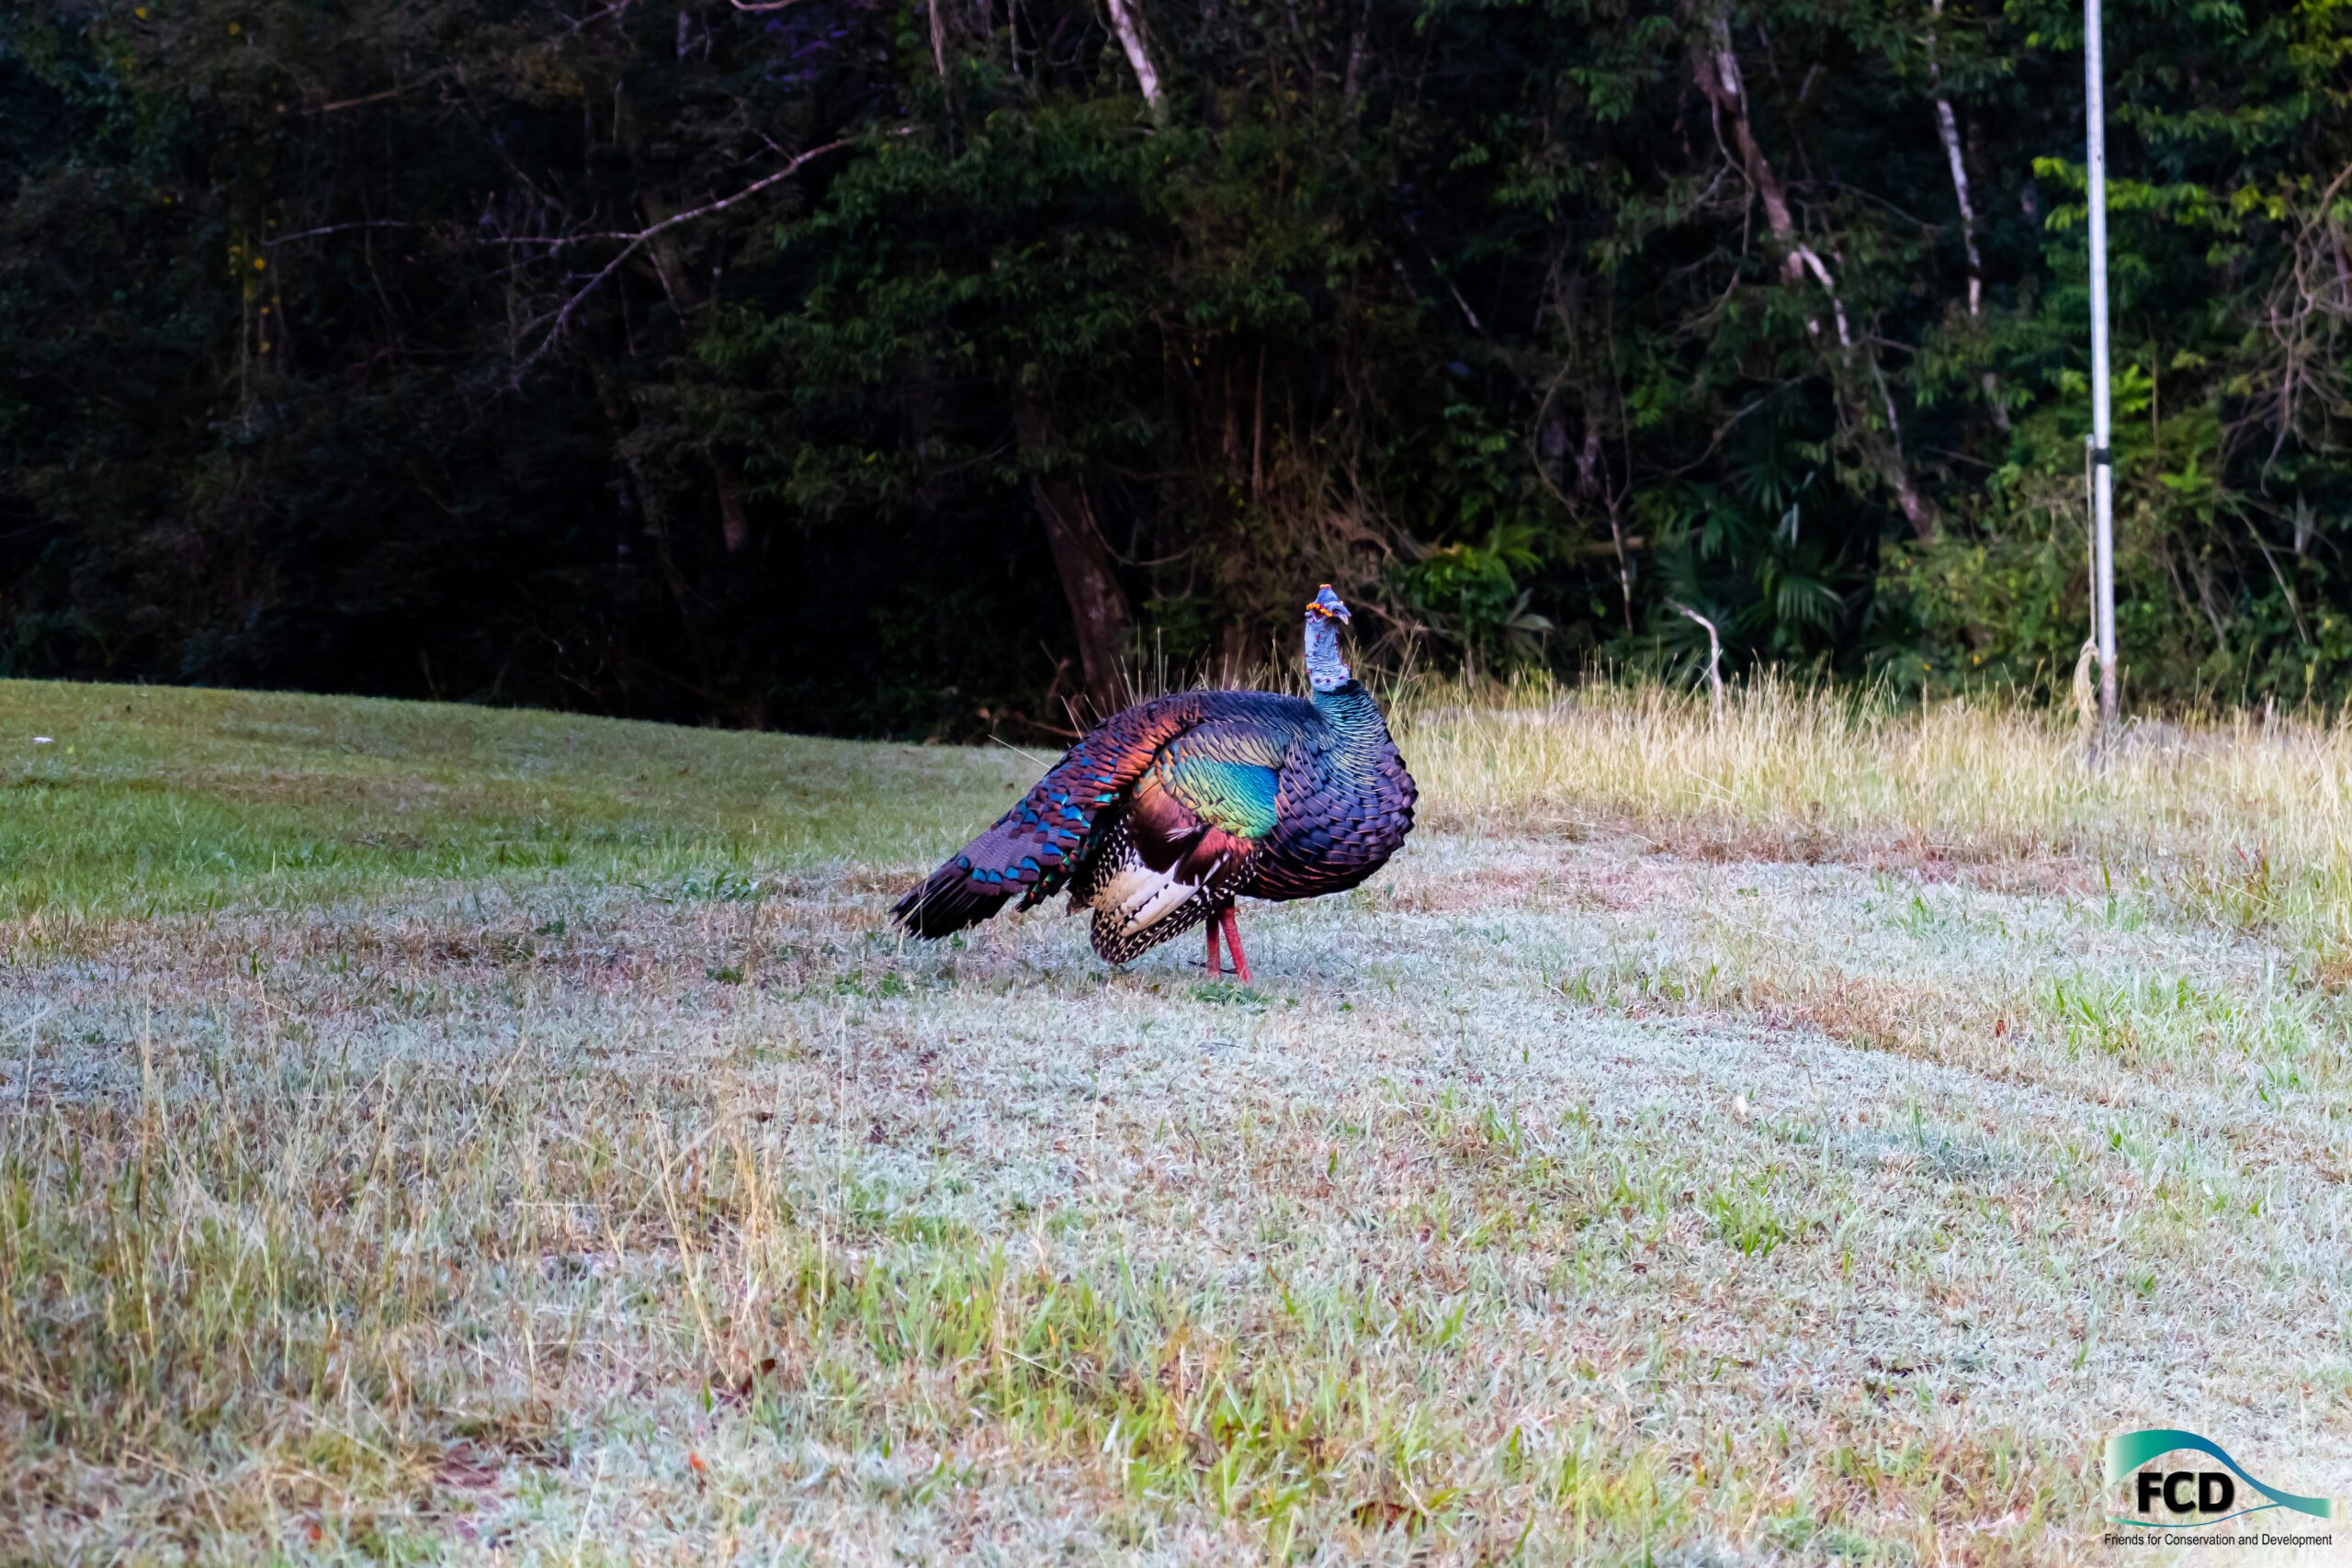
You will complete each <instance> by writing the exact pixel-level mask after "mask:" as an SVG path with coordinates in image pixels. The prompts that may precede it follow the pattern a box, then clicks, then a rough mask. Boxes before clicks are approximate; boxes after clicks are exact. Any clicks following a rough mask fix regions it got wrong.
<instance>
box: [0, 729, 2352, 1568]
mask: <svg viewBox="0 0 2352 1568" xmlns="http://www.w3.org/2000/svg"><path fill="white" fill-rule="evenodd" d="M1399 723H1400V739H1402V741H1403V744H1404V746H1405V748H1406V751H1407V755H1408V760H1410V761H1412V762H1413V763H1414V765H1415V767H1416V770H1417V772H1418V773H1419V774H1420V776H1421V779H1422V783H1423V789H1424V797H1425V810H1424V814H1423V824H1424V825H1423V827H1422V829H1421V830H1419V832H1417V833H1416V835H1415V836H1414V838H1413V840H1411V841H1410V842H1409V843H1408V846H1407V848H1406V851H1405V852H1404V853H1403V854H1402V855H1401V856H1400V857H1399V859H1398V860H1397V863H1395V864H1394V865H1393V866H1392V867H1391V868H1390V869H1389V870H1388V871H1387V872H1385V874H1383V875H1382V876H1381V877H1380V878H1378V879H1376V880H1375V881H1374V883H1373V884H1371V885H1370V886H1367V887H1365V888H1363V889H1360V890H1358V891H1357V892H1355V893H1353V894H1351V895H1349V896H1347V897H1340V898H1334V899H1327V900H1319V901H1317V902H1314V903H1310V904H1306V905H1290V906H1283V907H1278V908H1277V907H1272V906H1245V907H1244V909H1243V924H1244V927H1245V931H1246V934H1247V935H1248V938H1249V945H1250V957H1251V961H1252V964H1253V967H1254V968H1255V970H1256V972H1257V973H1256V983H1255V984H1254V985H1253V986H1252V987H1246V988H1245V987H1240V986H1239V985H1238V984H1236V983H1233V982H1232V981H1230V980H1227V981H1222V982H1210V981H1207V980H1206V979H1205V978H1204V976H1202V975H1201V974H1200V972H1199V969H1198V967H1197V964H1198V959H1199V952H1198V948H1197V946H1196V945H1195V943H1193V942H1189V941H1187V942H1177V943H1174V944H1171V947H1170V948H1169V949H1163V950H1161V951H1160V952H1159V953H1153V954H1150V955H1148V956H1147V957H1146V958H1145V959H1144V960H1142V961H1140V962H1138V963H1137V964H1135V965H1134V966H1133V967H1132V968H1130V969H1128V970H1126V971H1124V972H1113V971H1108V970H1106V969H1105V967H1104V966H1103V964H1100V963H1099V962H1097V961H1096V960H1095V959H1094V957H1093V956H1092V954H1091V953H1090V952H1089V950H1088V949H1087V946H1086V942H1085V931H1084V926H1083V923H1082V922H1081V921H1079V920H1075V919H1062V918H1060V917H1059V915H1058V913H1057V912H1056V913H1052V914H1047V913H1043V912H1041V913H1039V914H1035V915H1031V916H1027V917H1023V918H1021V919H1004V920H1000V921H998V922H996V923H994V924H992V925H990V926H989V927H985V928H982V929H981V930H980V931H977V932H974V933H971V935H970V936H969V937H968V938H967V939H964V940H959V941H956V942H951V943H947V944H941V945H937V946H909V945H907V944H904V943H902V942H900V941H899V939H897V938H896V937H895V936H894V935H893V934H892V933H891V932H890V931H888V929H887V928H886V925H885V912H886V910H887V908H888V904H889V902H890V900H891V899H892V898H893V897H895V896H896V894H897V892H898V891H899V889H900V888H901V887H902V886H904V885H905V884H907V883H908V882H909V881H910V880H911V879H912V878H913V877H914V876H915V875H916V874H919V873H920V872H921V871H922V870H924V869H927V868H928V866H929V865H930V864H931V863H933V861H935V859H936V858H937V857H938V856H939V855H941V854H943V853H944V852H948V851H950V850H952V849H953V848H954V847H955V845H956V843H957V842H958V841H960V840H961V839H962V838H964V837H965V836H967V835H968V834H969V833H970V832H972V831H975V830H977V829H978V828H980V827H982V826H984V825H985V824H986V822H987V821H989V819H990V818H993V816H994V815H995V814H996V813H997V812H998V811H999V810H1001V808H1002V807H1003V806H1004V804H1005V803H1006V802H1007V801H1008V800H1009V799H1010V798H1011V796H1012V794H1013V792H1014V791H1015V790H1017V789H1018V788H1019V787H1021V786H1022V785H1023V784H1026V783H1027V782H1028V781H1029V780H1030V779H1031V778H1033V777H1034V776H1035V773H1036V771H1037V770H1038V766H1039V763H1040V761H1042V759H1038V760H1033V759H1031V758H1029V757H1024V756H1023V755H1021V754H1019V753H1017V752H1015V751H1014V750H1012V749H1009V748H1002V747H996V748H988V749H978V750H972V749H958V748H928V747H910V746H874V745H859V744H852V743H847V742H837V741H822V740H810V739H796V738H790V737H777V736H752V735H738V734H725V733H718V732H712V731H699V730H684V729H673V728H661V727H656V726H649V725H635V724H621V723H612V722H605V721H596V720H586V719H575V718H565V717H555V716H545V715H534V714H523V713H508V712H492V711H484V710H480V709H473V708H465V707H451V706H430V705H403V704H390V703H375V702H358V701H345V700H333V699H323V698H311V697H291V696H271V695H255V694H233V693H222V692H182V691H161V690H153V689H143V688H141V689H133V688H120V687H89V686H59V685H42V684H31V683H23V682H16V683H0V786H4V787H0V802H5V804H0V931H5V933H6V941H5V957H6V964H5V967H0V1559H5V1560H9V1561H14V1560H18V1559H22V1560H28V1561H37V1562H58V1561H75V1560H83V1561H118V1560H123V1561H135V1562H144V1561H165V1560H173V1559H177V1558H188V1559H197V1560H206V1561H220V1562H249V1561H254V1560H258V1559H266V1558H277V1559H279V1560H286V1561H302V1562H308V1561H327V1560H336V1559H346V1560H360V1559H366V1560H384V1559H391V1560H399V1561H428V1562H429V1561H442V1560H450V1561H466V1562H476V1561H514V1562H548V1561H556V1562H622V1561H638V1562H662V1561H671V1562H710V1561H742V1562H944V1561H951V1560H955V1561H976V1562H1003V1563H1031V1562H1046V1561H1057V1562H1058V1561H1078V1562H1092V1561H1148V1562H1195V1561H1199V1562H1256V1561H1312V1562H1332V1563H1355V1562H1408V1561H1410V1562H1505V1561H1524V1562H1569V1561H1577V1562H1640V1561H1660V1562H1714V1561H1723V1562H1781V1561H1828V1560H1837V1561H1840V1562H2073V1561H2080V1562H2109V1561H2112V1560H2113V1559H2114V1558H2115V1556H2116V1555H2117V1554H2116V1552H2115V1551H2114V1550H2113V1549H2109V1548H2104V1547H2102V1546H2100V1545H2099V1544H2098V1530H2099V1527H2100V1522H2101V1518H2102V1516H2103V1515H2104V1514H2106V1513H2107V1512H2109V1508H2108V1506H2107V1505H2108V1504H2109V1502H2110V1501H2111V1499H2110V1498H2109V1497H2108V1496H2106V1495H2103V1494H2102V1490H2101V1488H2100V1486H2099V1480H2100V1477H2099V1476H2098V1473H2097V1470H2096V1466H2097V1463H2098V1449H2099V1445H2100V1443H2101V1441H2102V1439H2103V1438H2105V1437H2106V1436H2107V1435H2108V1434H2109V1432H2112V1431H2115V1430H2119V1429H2127V1428H2131V1427H2191V1428H2194V1429H2196V1430H2199V1431H2200V1432H2203V1433H2204V1434H2206V1435H2207V1436H2209V1437H2211V1438H2215V1439H2216V1440H2218V1441H2220V1442H2221V1443H2222V1445H2223V1446H2224V1447H2226V1448H2228V1449H2229V1450H2231V1451H2232V1453H2233V1454H2234V1455H2236V1456H2237V1457H2238V1458H2239V1459H2240V1460H2241V1461H2244V1462H2245V1464H2246V1465H2247V1466H2248V1467H2249V1468H2250V1469H2251V1470H2253V1471H2254V1472H2255V1473H2256V1474H2257V1475H2259V1476H2260V1477H2261V1478H2262V1479H2263V1480H2265V1481H2266V1482H2268V1483H2271V1484H2273V1485H2277V1486H2280V1487H2285V1488H2288V1489H2290V1490H2292V1491H2296V1492H2301V1493H2324V1494H2328V1495H2334V1496H2335V1497H2337V1498H2339V1499H2341V1498H2347V1497H2352V1347H2347V1331H2348V1330H2352V1043H2347V1042H2348V1041H2352V998H2347V996H2346V985H2347V983H2352V915H2348V914H2347V893H2352V735H2347V733H2346V731H2345V730H2344V729H2343V728H2341V727H2334V728H2331V727H2328V726H2325V725H2309V724H2290V723H2287V722H2284V721H2280V722H2276V723H2267V724H2265V723H2256V722H2255V721H2253V720H2241V721H2237V722H2234V723H2232V724H2228V725H2223V726H2220V727H2217V728H2192V729H2190V730H2188V731H2187V732H2177V731H2152V732H2146V733H2143V734H2142V735H2141V736H2139V737H2137V738H2135V741H2134V743H2133V744H2132V745H2131V746H2130V747H2127V748H2126V749H2124V750H2122V751H2120V753H2119V754H2117V755H2116V756H2115V757H2114V758H2113V759H2112V760H2111V761H2110V762H2109V765H2108V766H2106V767H2105V768H2103V769H2100V770H2098V771H2092V770H2088V769H2086V767H2085V766H2084V764H2083V761H2082V757H2081V753H2080V750H2079V749H2078V747H2077V746H2076V745H2075V741H2074V739H2073V737H2072V735H2071V733H2070V732H2069V731H2068V730H2067V729H2065V728H2064V727H2062V726H2061V725H2059V724H2058V723H2057V722H2056V721H2054V720H2052V719H2049V718H2046V717H2043V716H2038V715H2035V714H2031V713H2025V712H2018V711H2014V710H2009V709H2004V708H1999V707H1994V708H1985V707H1982V706H1970V705H1939V706H1936V707H1929V708H1920V707H1916V706H1914V707H1909V708H1904V707H1900V706H1881V705H1871V704H1868V703H1863V702H1859V701H1849V700H1845V699H1839V698H1836V697H1833V696H1827V695H1823V694H1807V693H1804V692H1802V691H1796V690H1792V689H1790V688H1787V687H1785V686H1780V685H1774V684H1770V683H1767V684H1764V685H1760V686H1758V687H1757V688H1755V689H1753V690H1750V691H1748V692H1747V693H1744V694H1737V695H1736V696H1735V698H1734V700H1733V701H1732V703H1731V704H1730V705H1729V706H1728V707H1727V708H1726V709H1725V710H1724V712H1722V713H1720V714H1715V713H1711V712H1710V710H1709V709H1708V708H1707V707H1706V706H1705V705H1703V704H1694V703H1692V702H1691V701H1689V700H1686V699H1683V698H1680V697H1679V696H1672V695H1668V694H1659V693H1656V692H1635V693H1623V692H1611V691H1600V690H1596V691H1591V692H1583V693H1577V692H1554V691H1550V690H1521V691H1519V692H1516V693H1510V694H1489V695H1488V696H1487V697H1486V698H1483V699H1480V700H1477V701H1471V700H1468V699H1466V698H1465V697H1464V695H1463V694H1460V693H1453V694H1447V693H1442V692H1435V693H1432V692H1422V693H1420V694H1418V695H1417V696H1416V697H1415V698H1414V700H1413V701H1412V703H1411V704H1410V705H1409V706H1408V711H1407V712H1406V713H1404V714H1403V715H1402V716H1400V720H1399ZM36 738H46V739H45V741H44V742H40V743H37V739H36ZM1188 965H1189V966H1188ZM2338 1529H2339V1539H2340V1540H2352V1538H2347V1537H2345V1536H2343V1535H2342V1534H2341V1530H2342V1527H2341V1525H2340V1524H2339V1527H2338ZM2212 1555H2213V1554H2211V1553H2202V1554H2200V1560H2206V1559H2210V1558H2211V1556H2212ZM2131 1556H2132V1559H2133V1560H2134V1561H2135V1562H2137V1561H2156V1560H2159V1559H2160V1558H2161V1557H2162V1556H2163V1554H2162V1553H2161V1552H2149V1551H2135V1552H2133V1553H2131ZM2260 1560H2261V1561H2266V1562H2281V1561H2289V1560H2290V1558H2289V1557H2288V1556H2286V1555H2285V1554H2281V1553H2267V1554H2263V1555H2262V1557H2261V1558H2260Z"/></svg>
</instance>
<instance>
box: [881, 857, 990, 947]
mask: <svg viewBox="0 0 2352 1568" xmlns="http://www.w3.org/2000/svg"><path fill="white" fill-rule="evenodd" d="M1020 890H1021V888H1020V885H1019V884H1018V883H1016V884H1014V885H1013V886H1011V887H1008V888H1005V889H1004V890H1003V891H1001V892H1000V891H998V890H997V889H996V888H994V887H991V886H987V885H986V884H982V883H976V882H974V881H973V880H972V869H971V856H969V855H958V856H956V858H955V859H954V860H951V861H949V862H948V863H946V864H944V865H943V866H941V867H940V868H939V869H938V870H937V871H934V872H933V873H932V874H930V875H929V876H926V877H924V878H923V879H922V881H921V882H920V883H918V884H916V885H915V886H914V888H913V890H912V891H910V892H909V893H908V895H907V896H906V897H903V898H901V899H899V901H898V903H897V904H895V905H893V906H892V907H891V909H890V918H891V919H894V920H896V921H897V922H898V923H899V927H900V929H902V930H904V931H906V932H908V934H910V935H911V936H920V937H928V938H931V939H933V940H934V941H935V940H937V939H938V938H940V937H944V936H953V935H955V934H956V932H957V931H962V930H963V929H964V928H965V927H967V926H977V925H978V924H979V923H980V922H981V921H982V920H985V919H988V918H989V916H990V915H993V914H995V913H996V912H997V911H998V910H999V909H1001V908H1004V905H1005V900H1006V899H1008V898H1011V897H1012V896H1013V894H1015V893H1017V892H1019V891H1020Z"/></svg>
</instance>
